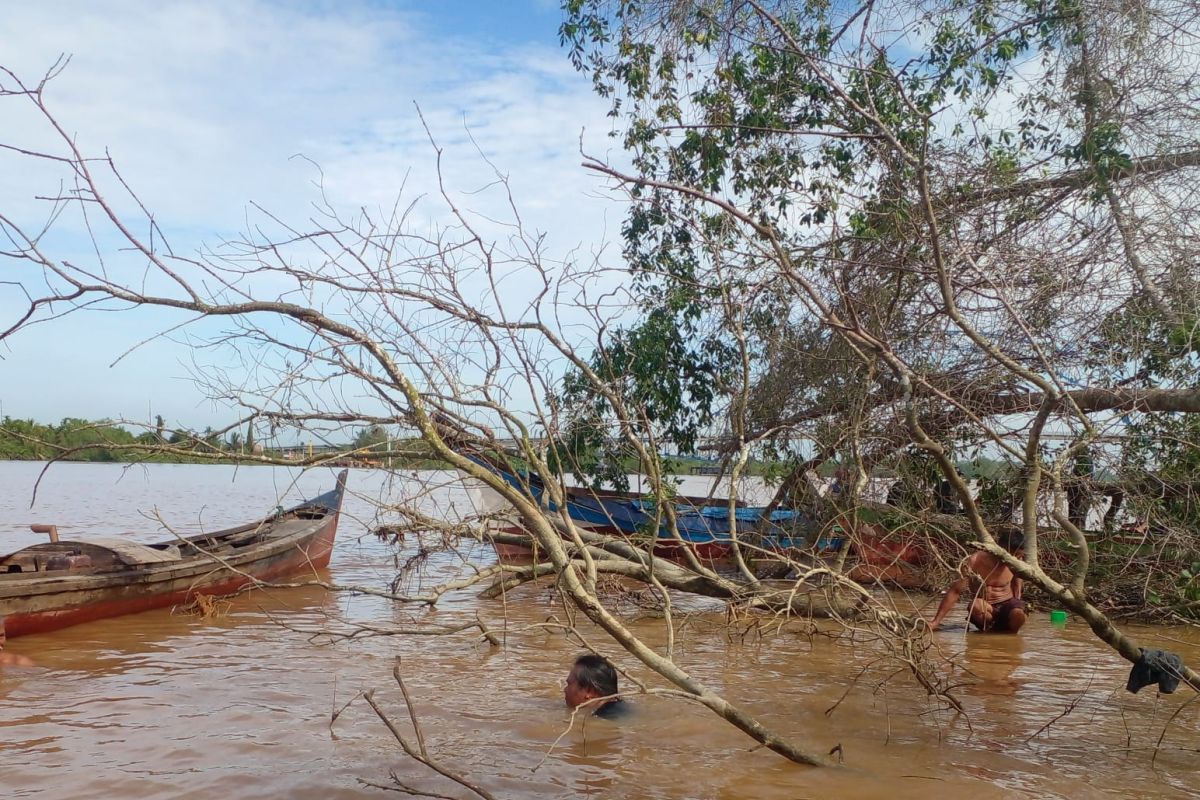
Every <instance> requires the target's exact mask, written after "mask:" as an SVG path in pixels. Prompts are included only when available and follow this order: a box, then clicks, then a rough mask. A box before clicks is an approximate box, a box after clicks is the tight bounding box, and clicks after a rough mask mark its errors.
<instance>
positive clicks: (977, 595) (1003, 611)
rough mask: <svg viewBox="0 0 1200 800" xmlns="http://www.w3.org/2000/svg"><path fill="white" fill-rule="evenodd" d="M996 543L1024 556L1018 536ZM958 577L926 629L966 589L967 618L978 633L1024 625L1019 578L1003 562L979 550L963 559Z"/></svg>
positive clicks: (1012, 629) (934, 625)
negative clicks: (967, 602) (968, 590)
mask: <svg viewBox="0 0 1200 800" xmlns="http://www.w3.org/2000/svg"><path fill="white" fill-rule="evenodd" d="M1000 544H1001V546H1002V547H1004V549H1005V550H1007V551H1008V552H1010V553H1012V554H1013V555H1014V556H1016V557H1017V558H1022V557H1023V556H1024V553H1023V552H1022V551H1023V548H1024V547H1025V540H1024V539H1023V538H1022V536H1021V534H1019V533H1006V534H1003V535H1002V536H1001V537H1000ZM959 571H960V573H961V577H960V578H959V579H958V580H956V581H955V582H954V583H952V584H951V585H950V588H949V589H947V590H946V596H945V597H943V598H942V602H941V604H940V605H938V608H937V613H936V614H934V615H933V619H932V620H930V622H929V627H930V628H932V629H933V630H935V631H936V630H937V628H938V625H941V624H942V620H943V619H945V617H946V615H947V614H949V613H950V609H952V608H954V604H955V603H957V602H958V597H959V595H961V594H962V593H963V592H965V591H967V589H968V588H969V589H970V590H971V595H972V600H971V609H970V611H969V612H968V617H969V618H970V620H971V622H972V623H973V624H974V625H975V627H977V628H979V630H981V631H994V632H997V633H999V632H1008V633H1016V632H1017V631H1019V630H1021V626H1022V625H1024V624H1025V601H1024V600H1022V599H1021V579H1020V578H1018V577H1017V576H1016V575H1014V574H1013V573H1012V570H1010V569H1009V568H1008V567H1007V566H1005V564H1004V562H1003V561H1001V560H1000V559H999V558H996V556H994V555H992V554H991V553H986V552H984V551H982V550H980V551H979V552H977V553H972V554H971V555H969V556H967V557H966V558H964V559H963V562H962V565H961V566H960V567H959Z"/></svg>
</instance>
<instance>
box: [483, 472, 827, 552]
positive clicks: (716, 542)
mask: <svg viewBox="0 0 1200 800" xmlns="http://www.w3.org/2000/svg"><path fill="white" fill-rule="evenodd" d="M463 455H464V456H466V457H467V458H469V459H471V460H472V461H474V462H475V463H476V464H479V465H480V466H482V467H484V468H486V469H488V470H490V471H492V472H493V473H495V474H496V475H498V476H499V477H500V478H502V479H503V480H504V481H505V482H506V483H508V485H510V486H512V487H514V488H516V489H518V490H519V491H521V492H522V493H524V494H526V495H528V496H529V497H531V498H532V499H533V500H534V501H535V502H537V503H539V504H542V505H545V506H546V507H547V508H548V509H549V510H550V511H552V512H556V511H558V510H559V509H558V506H557V505H556V504H555V503H553V502H551V501H549V500H544V499H543V498H544V496H545V488H546V487H545V484H544V483H543V481H542V479H541V478H540V477H538V476H537V475H533V474H530V473H528V472H525V471H514V470H511V469H509V468H507V467H506V466H504V465H501V464H499V463H497V462H496V461H494V460H492V459H490V458H485V457H482V456H480V455H477V454H473V453H463ZM565 493H566V498H567V501H566V507H567V509H566V510H567V514H568V515H569V516H570V517H571V519H572V520H574V521H575V522H577V523H581V524H583V525H586V526H587V527H588V528H590V529H591V530H595V531H597V532H599V533H607V534H612V535H621V536H630V535H636V534H646V533H648V532H649V531H650V530H652V529H653V528H654V527H655V525H656V518H657V517H658V513H657V511H658V509H657V507H656V504H655V503H654V501H652V500H647V499H646V498H645V497H643V496H641V495H637V494H634V493H631V492H618V491H609V490H603V491H595V490H591V489H581V488H570V487H569V488H567V489H566V490H565ZM707 503H711V501H710V500H708V498H693V497H677V498H676V502H675V507H674V508H675V530H676V531H677V532H678V534H679V538H678V539H676V538H675V536H674V535H673V534H672V531H671V528H670V525H669V523H668V521H667V520H666V519H665V515H664V517H663V518H661V519H657V524H658V543H657V544H656V546H655V549H656V551H666V552H668V553H669V551H671V550H672V549H678V548H680V547H689V548H691V549H693V550H694V551H695V552H696V554H697V555H698V556H700V557H701V558H706V559H717V558H722V557H724V556H727V555H728V554H729V552H730V550H731V548H732V541H733V529H734V528H733V524H732V522H731V520H730V515H729V507H728V506H727V505H709V504H707ZM765 512H766V507H764V506H757V507H755V506H738V507H735V509H734V516H733V519H734V520H736V522H737V531H738V537H739V538H741V537H743V536H749V535H750V534H751V533H752V532H755V531H757V530H758V529H759V528H761V527H763V526H764V514H765ZM804 522H805V518H804V516H803V515H802V514H800V513H799V512H796V511H791V510H784V509H776V510H775V511H773V512H772V513H771V515H770V519H769V520H767V521H766V526H765V527H766V530H764V531H763V546H764V547H767V548H769V549H772V550H787V549H792V548H797V549H798V548H800V547H804V546H805V542H806V539H805V537H802V536H796V535H793V534H792V533H791V532H792V531H794V530H795V529H796V527H797V526H798V525H801V524H803V523H804ZM805 527H808V526H805ZM826 539H828V537H826Z"/></svg>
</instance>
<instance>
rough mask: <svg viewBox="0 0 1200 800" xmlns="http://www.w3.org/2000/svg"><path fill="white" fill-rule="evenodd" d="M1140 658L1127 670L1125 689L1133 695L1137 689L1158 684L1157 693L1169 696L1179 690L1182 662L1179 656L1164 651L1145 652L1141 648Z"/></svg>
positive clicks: (1145, 650)
mask: <svg viewBox="0 0 1200 800" xmlns="http://www.w3.org/2000/svg"><path fill="white" fill-rule="evenodd" d="M1141 651H1142V657H1141V658H1139V659H1138V660H1137V663H1136V664H1134V665H1133V669H1131V670H1129V682H1128V683H1126V684H1125V688H1126V689H1127V690H1129V691H1131V692H1133V693H1134V694H1137V693H1138V690H1139V689H1142V688H1144V687H1146V686H1149V685H1150V684H1152V683H1157V684H1158V691H1160V692H1161V693H1163V694H1170V693H1171V692H1173V691H1175V690H1176V689H1178V688H1179V679H1180V677H1181V676H1182V675H1183V661H1182V660H1181V659H1180V658H1179V656H1177V655H1175V654H1174V653H1171V652H1168V651H1166V650H1147V649H1146V648H1144V647H1143V648H1141Z"/></svg>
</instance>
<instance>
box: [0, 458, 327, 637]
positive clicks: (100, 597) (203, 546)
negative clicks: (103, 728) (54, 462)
mask: <svg viewBox="0 0 1200 800" xmlns="http://www.w3.org/2000/svg"><path fill="white" fill-rule="evenodd" d="M345 489H346V472H344V471H343V472H342V473H341V474H340V475H338V478H337V486H336V488H334V489H333V490H331V491H329V492H326V493H325V494H323V495H321V496H320V497H315V498H313V499H312V500H308V501H306V502H304V503H301V504H300V505H298V506H295V507H294V508H290V509H288V510H286V511H281V512H279V513H277V514H274V515H272V516H270V517H266V518H264V519H261V520H258V521H256V522H251V523H248V524H246V525H240V526H238V527H236V528H230V529H228V530H223V531H218V532H215V533H207V534H201V535H198V536H190V537H187V538H183V539H177V540H174V541H170V542H162V543H158V544H152V545H146V544H140V543H137V542H132V541H129V540H127V539H120V538H115V537H111V538H110V537H94V538H91V539H82V540H79V541H58V538H57V532H53V533H51V541H49V542H42V543H40V544H35V545H32V546H30V547H26V548H24V549H22V550H18V551H17V552H15V553H11V554H9V555H7V556H4V557H2V558H0V625H3V631H4V633H5V634H6V635H7V636H23V635H25V634H27V633H44V632H46V631H53V630H58V629H59V628H66V627H68V626H71V625H78V624H79V623H82V622H91V621H92V620H97V619H104V618H106V617H116V616H121V615H123V614H133V613H136V612H139V611H147V610H149V609H153V608H163V607H165V606H172V605H177V604H179V603H186V602H189V601H191V600H192V599H194V598H195V597H196V595H225V594H231V593H233V592H235V591H237V590H238V589H239V588H241V587H242V586H245V585H246V584H248V583H251V582H253V581H270V580H272V579H275V578H279V577H283V576H286V575H293V574H296V573H302V572H312V571H313V570H317V569H321V568H323V567H325V566H327V565H328V564H329V557H330V555H331V553H332V552H333V542H334V538H335V537H336V536H337V526H338V517H339V515H340V512H341V508H342V498H343V496H344V495H345ZM35 527H37V528H38V529H39V530H41V529H45V530H50V531H53V529H52V528H46V527H44V526H35Z"/></svg>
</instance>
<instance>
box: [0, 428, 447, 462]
mask: <svg viewBox="0 0 1200 800" xmlns="http://www.w3.org/2000/svg"><path fill="white" fill-rule="evenodd" d="M131 428H132V429H133V430H130V429H131ZM140 428H141V430H140V432H137V433H135V432H134V431H137V430H139V426H135V425H133V424H131V423H123V424H122V423H117V422H113V421H112V420H107V419H105V420H86V419H80V418H76V417H68V418H66V419H63V420H62V421H61V422H59V423H58V424H57V425H48V424H42V423H38V422H35V421H33V420H27V419H13V418H12V417H5V418H4V419H3V420H0V460H4V461H94V462H121V461H128V460H130V459H133V458H136V459H137V460H139V461H150V462H156V463H174V464H193V463H206V462H218V463H222V462H223V463H249V464H255V463H263V460H264V459H265V460H267V461H268V462H271V463H274V462H278V461H290V460H298V459H301V458H310V457H312V458H316V457H319V458H320V459H322V462H321V463H327V464H331V465H338V464H350V465H353V466H362V467H395V468H397V469H445V468H446V467H447V464H446V463H445V462H444V461H442V460H440V459H438V458H437V456H436V454H435V453H434V452H433V451H432V449H431V448H430V447H429V446H428V444H426V443H425V442H423V441H422V440H421V439H419V438H413V437H408V438H402V437H395V438H393V436H392V435H391V434H389V433H388V432H387V431H386V430H385V429H384V428H383V427H382V426H380V425H366V426H364V427H363V428H362V429H360V430H359V431H358V433H357V434H356V435H355V436H354V438H353V439H352V440H350V441H345V442H343V443H341V444H331V443H328V442H322V443H321V444H320V445H313V444H312V443H296V444H292V445H282V446H281V445H279V444H277V443H263V442H261V441H259V442H258V443H257V444H256V440H255V438H254V433H253V427H252V426H250V427H246V428H245V433H243V429H242V426H240V425H239V427H238V429H237V430H232V431H231V430H229V429H224V430H220V431H218V430H214V429H212V428H208V429H206V430H204V431H203V432H196V431H191V430H187V429H183V428H179V429H174V430H167V429H166V428H165V427H164V425H163V424H162V418H161V417H160V418H159V419H158V424H157V425H143V426H140ZM317 454H319V456H318V455H317Z"/></svg>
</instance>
